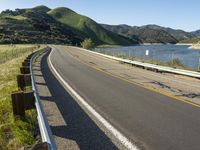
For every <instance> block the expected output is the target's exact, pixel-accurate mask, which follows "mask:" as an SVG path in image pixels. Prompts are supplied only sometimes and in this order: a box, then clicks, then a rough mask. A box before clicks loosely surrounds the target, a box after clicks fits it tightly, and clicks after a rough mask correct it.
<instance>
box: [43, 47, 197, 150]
mask: <svg viewBox="0 0 200 150" xmlns="http://www.w3.org/2000/svg"><path fill="white" fill-rule="evenodd" d="M70 49H71V48H70V47H68V48H65V49H64V48H63V47H59V46H53V52H52V55H51V62H52V64H53V66H54V67H55V68H56V70H57V71H58V73H59V74H60V75H61V76H62V78H63V79H64V80H65V81H66V82H68V83H69V84H70V85H71V86H72V87H73V88H74V89H75V90H76V92H78V93H79V94H80V95H81V96H82V97H83V98H84V99H85V100H86V101H87V102H88V103H89V104H90V105H91V106H92V107H93V108H94V109H95V110H96V111H97V112H98V113H99V114H101V115H102V116H103V117H104V118H105V119H106V120H107V121H108V122H110V123H111V124H112V125H113V126H114V127H115V128H116V129H118V130H119V131H120V132H121V133H122V134H123V135H125V136H126V137H127V138H129V139H131V141H133V142H134V143H136V144H137V145H138V147H139V148H142V149H150V150H189V149H191V150H199V149H200V117H199V116H200V108H198V107H195V106H192V105H189V104H187V103H184V102H181V101H177V100H174V99H173V98H170V97H167V96H164V95H161V94H159V93H156V92H153V91H150V90H147V89H145V88H142V87H140V86H138V85H135V84H132V83H129V82H126V81H124V80H121V79H119V78H116V77H113V76H110V75H108V74H105V73H104V72H102V71H100V70H96V69H94V68H92V67H90V66H89V65H86V64H85V63H83V62H81V61H80V60H79V58H78V57H74V56H72V55H71V54H70V53H69V51H68V50H70ZM46 61H47V60H46ZM74 111H75V110H74ZM105 149H106V147H105Z"/></svg>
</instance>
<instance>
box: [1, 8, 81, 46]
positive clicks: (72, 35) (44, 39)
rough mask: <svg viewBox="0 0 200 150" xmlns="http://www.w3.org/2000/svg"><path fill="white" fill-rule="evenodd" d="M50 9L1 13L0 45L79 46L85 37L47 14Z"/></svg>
mask: <svg viewBox="0 0 200 150" xmlns="http://www.w3.org/2000/svg"><path fill="white" fill-rule="evenodd" d="M49 10H50V9H49V8H48V7H46V6H38V7H34V8H32V9H16V10H15V11H11V10H6V11H3V12H2V13H0V43H53V44H74V45H77V44H78V45H79V44H80V42H81V41H83V39H84V38H83V37H82V36H81V35H80V34H79V31H77V30H76V29H74V28H72V27H70V26H67V25H64V24H62V23H60V22H58V21H56V20H55V19H54V18H52V17H51V16H49V15H48V14H47V11H49Z"/></svg>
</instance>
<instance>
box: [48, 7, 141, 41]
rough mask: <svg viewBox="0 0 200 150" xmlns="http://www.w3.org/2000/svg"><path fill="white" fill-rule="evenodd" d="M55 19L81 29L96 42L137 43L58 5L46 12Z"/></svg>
mask: <svg viewBox="0 0 200 150" xmlns="http://www.w3.org/2000/svg"><path fill="white" fill-rule="evenodd" d="M48 14H49V15H51V16H52V17H53V18H55V19H56V20H57V21H59V22H61V23H63V24H66V25H69V26H71V27H73V28H76V29H78V30H80V31H81V33H82V34H84V35H85V37H90V38H92V40H93V41H94V42H95V43H97V44H103V43H104V44H112V45H130V44H135V43H138V42H137V41H136V40H130V39H128V38H125V37H122V36H119V35H117V34H115V33H112V32H110V31H108V30H106V29H104V28H103V27H102V26H101V25H99V24H98V23H96V22H95V21H93V20H92V19H90V18H88V17H86V16H82V15H79V14H77V13H76V12H74V11H72V10H70V9H68V8H64V7H60V8H56V9H53V10H51V11H49V12H48Z"/></svg>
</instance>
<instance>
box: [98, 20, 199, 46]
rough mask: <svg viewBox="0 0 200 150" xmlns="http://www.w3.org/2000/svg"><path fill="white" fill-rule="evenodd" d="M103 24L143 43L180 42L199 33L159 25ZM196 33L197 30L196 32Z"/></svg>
mask: <svg viewBox="0 0 200 150" xmlns="http://www.w3.org/2000/svg"><path fill="white" fill-rule="evenodd" d="M102 26H103V27H104V28H105V29H107V30H109V31H112V32H114V33H117V34H120V35H123V36H126V37H129V38H133V39H138V40H139V41H141V42H142V43H178V42H180V41H185V40H189V39H192V38H195V37H197V34H194V33H190V32H185V31H183V30H175V29H171V28H166V27H161V26H158V25H145V26H141V27H137V26H128V25H106V24H102ZM195 33H196V32H195Z"/></svg>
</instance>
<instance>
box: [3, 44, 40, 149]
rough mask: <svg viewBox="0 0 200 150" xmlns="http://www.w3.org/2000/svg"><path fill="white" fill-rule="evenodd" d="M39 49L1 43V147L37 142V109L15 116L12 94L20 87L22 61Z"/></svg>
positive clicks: (15, 147)
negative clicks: (17, 78) (17, 80)
mask: <svg viewBox="0 0 200 150" xmlns="http://www.w3.org/2000/svg"><path fill="white" fill-rule="evenodd" d="M37 49H38V46H35V45H15V46H11V45H0V58H1V61H0V68H1V71H0V149H19V148H22V147H26V146H30V145H32V144H34V143H35V142H36V139H35V131H36V130H35V129H36V128H37V127H36V126H37V116H36V112H35V110H31V111H28V112H27V113H26V118H24V119H18V118H14V117H13V112H12V100H11V96H10V94H11V92H12V91H17V89H18V87H17V82H16V75H17V74H19V72H20V71H19V70H20V69H19V68H20V66H21V63H22V62H23V60H24V59H25V58H26V57H27V56H28V55H29V54H30V53H32V52H33V51H35V50H37Z"/></svg>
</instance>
